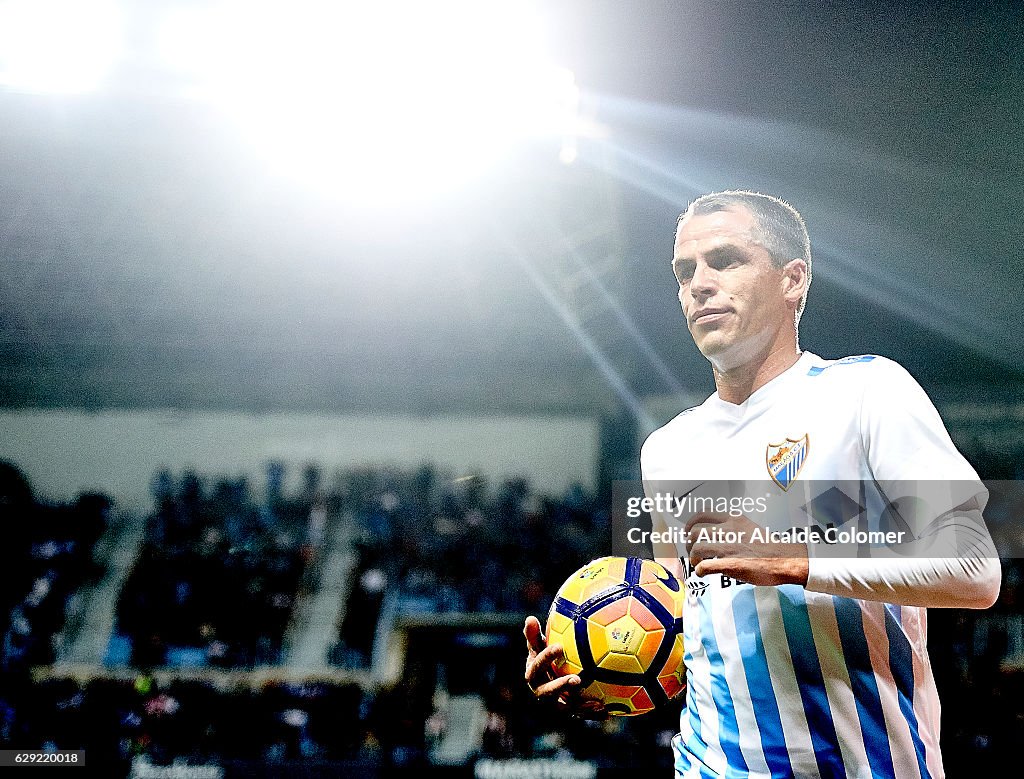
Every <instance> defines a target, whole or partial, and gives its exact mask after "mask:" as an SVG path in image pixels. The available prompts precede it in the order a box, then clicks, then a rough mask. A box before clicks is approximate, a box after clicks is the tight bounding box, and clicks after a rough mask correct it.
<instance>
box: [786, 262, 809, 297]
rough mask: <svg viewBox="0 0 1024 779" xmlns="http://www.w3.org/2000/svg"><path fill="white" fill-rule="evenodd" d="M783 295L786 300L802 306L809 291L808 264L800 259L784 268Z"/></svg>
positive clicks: (788, 263)
mask: <svg viewBox="0 0 1024 779" xmlns="http://www.w3.org/2000/svg"><path fill="white" fill-rule="evenodd" d="M782 285H783V286H782V294H783V295H785V297H786V300H787V301H790V302H793V303H796V305H798V306H799V305H800V300H801V299H802V298H803V296H804V292H805V291H806V289H807V263H806V262H805V261H804V260H801V259H799V258H797V259H795V260H790V261H789V262H787V263H786V264H785V265H783V266H782Z"/></svg>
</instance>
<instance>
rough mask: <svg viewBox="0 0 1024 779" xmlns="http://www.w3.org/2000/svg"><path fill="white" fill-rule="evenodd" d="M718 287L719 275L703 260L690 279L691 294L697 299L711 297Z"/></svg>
mask: <svg viewBox="0 0 1024 779" xmlns="http://www.w3.org/2000/svg"><path fill="white" fill-rule="evenodd" d="M717 289H718V276H717V274H716V273H715V271H714V270H712V269H711V268H709V267H708V266H707V265H705V264H704V263H702V262H698V263H697V266H696V267H695V268H694V269H693V278H691V279H690V294H691V295H692V296H693V297H694V298H695V299H697V300H701V299H704V298H708V297H711V296H712V295H714V294H715V292H716V291H717Z"/></svg>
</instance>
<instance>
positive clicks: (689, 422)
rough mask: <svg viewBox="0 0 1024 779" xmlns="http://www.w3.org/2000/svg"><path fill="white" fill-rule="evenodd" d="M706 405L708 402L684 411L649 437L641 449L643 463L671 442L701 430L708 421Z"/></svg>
mask: <svg viewBox="0 0 1024 779" xmlns="http://www.w3.org/2000/svg"><path fill="white" fill-rule="evenodd" d="M706 403H707V401H705V402H704V403H702V404H700V405H696V406H691V407H690V408H685V409H683V410H682V411H680V412H679V413H678V414H676V415H675V416H674V417H673V418H672V419H670V420H669V421H668V422H666V423H665V424H664V425H662V426H661V427H659V428H658V429H657V430H655V431H654V432H653V433H651V434H650V435H648V436H647V440H646V441H644V445H643V446H642V447H641V448H640V459H641V461H643V460H644V459H645V458H647V457H651V456H652V455H653V454H654V453H655V452H657V451H658V449H660V448H661V447H662V446H665V445H666V444H668V443H669V442H670V441H675V440H678V439H679V437H680V436H690V435H692V434H693V433H695V432H696V431H698V430H700V428H701V427H703V425H704V424H705V421H706V420H705V418H706V413H705V405H706Z"/></svg>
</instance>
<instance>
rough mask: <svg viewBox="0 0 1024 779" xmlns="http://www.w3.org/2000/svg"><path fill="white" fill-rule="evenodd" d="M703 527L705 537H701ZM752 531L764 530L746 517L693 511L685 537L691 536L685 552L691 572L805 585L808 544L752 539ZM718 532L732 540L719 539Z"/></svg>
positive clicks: (753, 580)
mask: <svg viewBox="0 0 1024 779" xmlns="http://www.w3.org/2000/svg"><path fill="white" fill-rule="evenodd" d="M702 530H703V531H704V532H705V535H707V536H708V539H707V540H700V536H701V531H702ZM754 530H762V531H763V529H762V528H760V526H758V525H755V524H754V523H753V522H751V521H750V520H749V519H747V517H745V516H738V517H734V516H730V515H729V514H714V513H710V512H701V513H700V514H694V515H693V516H692V517H691V518H690V521H689V522H687V523H686V536H685V537H686V538H689V539H693V540H692V541H691V542H690V543H689V544H687V552H688V553H689V556H690V565H691V566H693V567H694V572H695V573H696V574H697V575H698V576H707V575H708V574H711V573H722V574H725V575H726V576H730V577H732V578H733V579H738V580H740V581H742V582H748V583H750V584H762V585H773V584H799V585H805V584H807V573H808V565H807V545H806V544H783V543H769V542H758V541H752V540H751V534H752V532H753V531H754ZM726 534H732V535H731V536H726ZM762 534H763V533H762ZM720 535H721V536H726V537H733V536H734V539H735V540H732V541H729V542H727V541H725V540H718V537H719V536H720Z"/></svg>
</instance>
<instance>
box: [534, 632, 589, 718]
mask: <svg viewBox="0 0 1024 779" xmlns="http://www.w3.org/2000/svg"><path fill="white" fill-rule="evenodd" d="M523 636H524V638H526V652H527V655H526V684H527V686H528V687H529V688H530V690H531V692H533V694H534V697H536V698H537V699H538V700H541V701H546V702H548V703H550V704H551V705H553V706H555V707H556V708H557V709H559V710H561V711H564V712H566V713H567V714H571V715H574V716H579V717H583V718H585V719H604V718H605V717H606V716H607V713H606V712H605V710H604V707H603V706H602V705H601V704H600V703H599V702H597V701H595V700H590V699H586V698H583V697H582V696H581V695H580V692H581V690H580V682H581V680H580V677H579V676H577V675H576V674H567V675H566V676H558V675H557V674H556V673H555V663H557V662H559V661H560V660H562V659H563V658H564V654H563V653H562V646H561V644H552V645H551V646H547V641H546V640H545V639H544V634H543V632H542V631H541V629H540V620H538V619H537V618H536V617H527V618H526V624H525V625H524V626H523Z"/></svg>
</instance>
